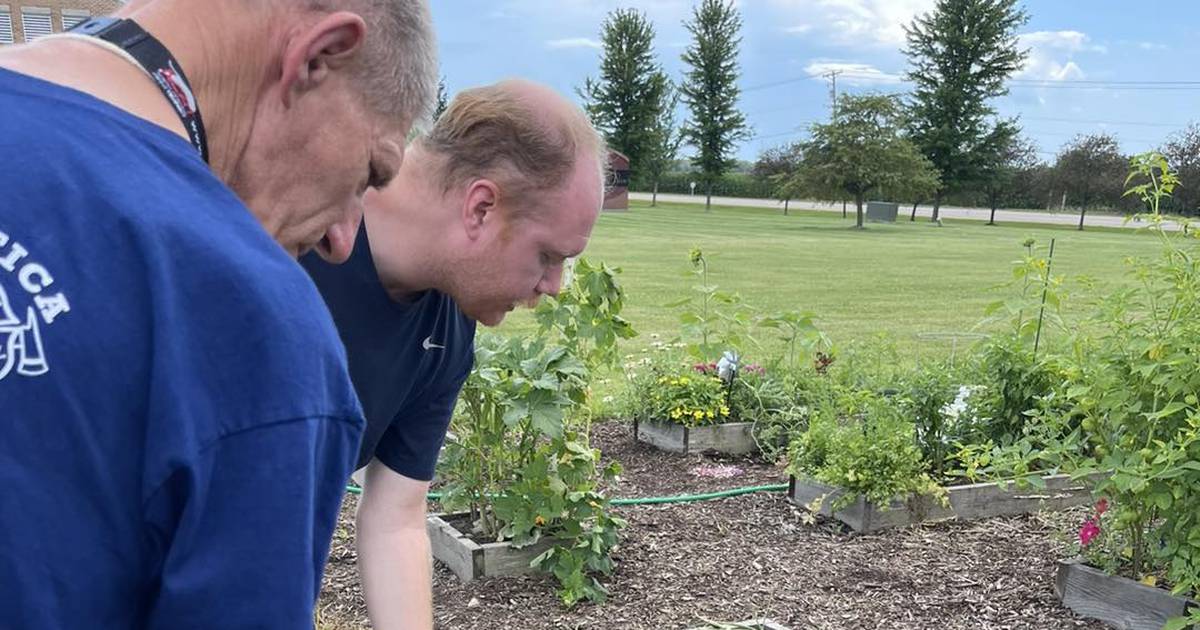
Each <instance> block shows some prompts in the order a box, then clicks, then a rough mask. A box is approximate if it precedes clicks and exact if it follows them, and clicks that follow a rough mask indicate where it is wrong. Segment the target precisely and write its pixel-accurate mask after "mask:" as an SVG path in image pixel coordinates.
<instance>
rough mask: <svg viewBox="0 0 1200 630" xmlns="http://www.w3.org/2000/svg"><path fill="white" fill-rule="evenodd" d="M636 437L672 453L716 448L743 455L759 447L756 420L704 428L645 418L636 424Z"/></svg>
mask: <svg viewBox="0 0 1200 630" xmlns="http://www.w3.org/2000/svg"><path fill="white" fill-rule="evenodd" d="M635 429H636V435H637V439H638V440H640V441H642V442H646V443H648V444H650V445H652V446H654V447H656V448H659V449H662V450H664V451H668V452H671V453H698V452H700V451H705V450H714V451H718V452H721V453H727V454H730V455H742V454H745V453H753V452H755V451H757V450H758V445H757V444H756V443H755V442H754V432H753V431H754V423H752V422H730V423H726V424H716V425H711V426H705V427H685V426H683V425H679V424H676V423H674V422H665V421H661V420H643V421H640V422H638V423H637V424H636V425H635Z"/></svg>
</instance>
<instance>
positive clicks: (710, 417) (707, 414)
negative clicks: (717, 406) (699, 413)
mask: <svg viewBox="0 0 1200 630" xmlns="http://www.w3.org/2000/svg"><path fill="white" fill-rule="evenodd" d="M704 415H706V416H708V419H709V420H712V419H713V418H715V417H716V414H714V413H713V412H712V409H709V410H708V413H706V414H704Z"/></svg>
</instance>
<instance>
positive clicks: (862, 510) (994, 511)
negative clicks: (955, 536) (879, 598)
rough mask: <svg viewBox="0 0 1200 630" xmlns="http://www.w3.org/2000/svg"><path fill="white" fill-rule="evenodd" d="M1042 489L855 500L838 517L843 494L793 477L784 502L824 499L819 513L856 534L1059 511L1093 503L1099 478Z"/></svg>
mask: <svg viewBox="0 0 1200 630" xmlns="http://www.w3.org/2000/svg"><path fill="white" fill-rule="evenodd" d="M1042 480H1043V481H1045V482H1046V487H1045V488H1031V487H1018V486H1017V485H1016V484H1013V483H1006V484H999V483H975V484H970V485H966V486H950V487H947V488H946V491H947V493H948V494H949V506H948V507H946V506H943V505H942V504H941V503H939V502H938V501H937V499H934V498H933V497H927V496H919V497H913V498H910V499H907V500H905V499H893V500H892V502H891V503H889V504H888V505H887V506H886V509H881V507H880V506H877V505H875V504H872V503H868V502H867V501H866V500H865V499H863V498H862V497H859V498H857V499H855V500H854V502H852V503H850V504H849V505H848V506H846V507H845V508H843V509H841V510H838V511H837V512H836V513H835V512H834V511H833V510H832V509H831V508H830V506H831V505H832V504H833V503H834V502H835V501H837V500H838V499H839V498H840V497H842V496H843V495H845V494H846V491H845V490H842V489H841V488H836V487H834V486H830V485H826V484H823V483H821V482H819V481H814V480H812V479H805V478H800V477H791V478H790V479H789V481H788V499H790V500H791V501H792V502H793V503H796V504H797V505H801V506H807V505H810V504H812V503H813V502H814V501H816V500H817V499H820V498H821V497H824V498H825V499H824V501H822V502H821V509H820V513H821V514H822V515H824V516H831V517H833V518H836V519H838V520H839V521H841V522H843V523H845V524H846V525H849V526H850V528H851V529H853V530H854V531H856V532H874V531H878V530H881V529H888V528H892V527H905V526H908V525H913V524H916V523H921V522H925V521H941V520H947V519H959V520H975V519H981V518H990V517H993V516H1010V515H1017V514H1029V513H1033V512H1037V511H1040V510H1062V509H1065V508H1069V507H1074V506H1077V505H1086V504H1087V503H1089V502H1091V500H1092V494H1091V488H1092V487H1093V485H1094V482H1095V481H1096V480H1097V477H1094V478H1092V479H1090V480H1079V481H1072V480H1071V478H1070V477H1069V476H1067V475H1051V476H1047V477H1042Z"/></svg>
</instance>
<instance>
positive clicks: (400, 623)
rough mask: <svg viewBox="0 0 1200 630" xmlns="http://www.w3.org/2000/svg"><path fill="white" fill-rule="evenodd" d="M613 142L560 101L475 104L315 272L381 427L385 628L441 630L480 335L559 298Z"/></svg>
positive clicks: (518, 84)
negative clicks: (456, 435) (434, 500)
mask: <svg viewBox="0 0 1200 630" xmlns="http://www.w3.org/2000/svg"><path fill="white" fill-rule="evenodd" d="M605 163H606V159H605V152H604V145H603V142H602V141H601V140H600V138H599V136H597V134H596V132H595V131H594V130H593V129H592V127H591V125H590V124H589V123H588V121H587V118H586V117H585V116H584V115H583V113H582V112H581V111H580V110H579V109H578V108H576V107H575V106H573V105H571V104H570V103H569V102H567V101H566V100H565V99H563V98H562V97H561V96H559V95H558V94H556V93H554V92H553V91H551V90H549V89H547V88H545V87H542V86H539V85H535V84H532V83H528V82H524V81H506V82H502V83H499V84H496V85H492V86H488V87H483V88H477V89H472V90H466V91H464V92H462V93H460V94H459V95H458V96H457V97H456V98H455V99H454V101H453V102H452V103H451V104H450V106H449V107H448V108H447V110H446V111H445V112H444V113H443V114H442V116H441V117H440V118H439V119H438V121H437V123H436V125H435V126H434V128H433V130H432V131H431V132H430V133H429V134H428V135H427V136H426V137H423V138H421V139H418V140H417V141H416V142H415V143H414V144H413V146H412V147H411V148H410V149H409V156H408V158H407V159H406V160H405V162H404V166H403V167H402V168H401V170H400V174H399V175H398V176H397V177H396V181H395V183H394V184H393V185H391V186H389V187H388V188H386V189H384V190H383V191H381V192H380V193H378V194H372V195H368V197H367V205H366V212H365V215H364V228H363V229H364V231H363V233H362V234H361V235H360V236H359V240H358V245H357V246H356V247H355V250H354V252H353V254H352V255H351V257H350V261H349V262H348V263H346V264H345V265H342V266H332V265H328V264H325V263H323V262H322V261H320V260H319V259H316V258H313V257H311V256H310V257H308V258H306V259H305V260H304V261H303V262H304V265H305V267H306V269H307V270H308V272H309V274H310V275H311V276H312V278H313V280H314V281H315V282H316V284H317V287H318V288H319V289H320V290H321V293H322V295H323V297H324V298H325V300H326V303H327V304H328V305H329V308H330V311H331V312H332V313H333V317H334V321H335V322H336V323H337V326H338V331H339V333H340V334H341V336H342V340H343V341H344V342H345V344H346V350H347V354H348V358H349V362H350V376H351V379H352V380H353V382H354V386H355V389H356V390H357V391H358V394H359V397H360V398H361V400H362V403H363V408H364V411H365V413H366V417H367V430H366V433H365V436H364V439H363V444H362V450H361V452H360V455H359V465H365V466H367V468H366V480H365V484H364V494H363V498H362V502H361V504H360V506H359V512H358V527H357V536H358V539H357V545H358V550H359V556H358V557H359V570H360V573H361V575H362V580H363V590H364V593H365V595H366V600H367V609H368V612H369V614H370V617H371V621H372V624H373V625H374V627H375V628H377V629H379V630H395V629H399V628H404V629H418V628H430V627H431V626H432V608H431V606H432V604H431V597H430V575H429V539H428V537H427V535H426V533H425V494H426V492H427V491H428V489H429V481H430V480H431V479H432V478H433V471H434V464H435V463H436V461H437V455H438V450H439V449H440V447H441V445H442V441H443V440H444V439H445V436H446V428H447V425H448V424H449V422H450V416H451V414H452V412H453V410H454V403H455V400H456V398H457V397H458V392H459V389H460V388H461V387H462V384H463V381H464V380H465V379H466V377H467V374H468V373H469V372H470V370H471V365H472V362H473V351H472V344H473V340H474V334H475V322H480V323H482V324H484V325H487V326H493V325H496V324H499V323H500V321H501V320H502V319H504V316H505V315H506V314H507V313H508V312H509V311H510V310H512V309H513V308H514V307H516V306H518V305H520V304H526V303H531V302H534V301H536V300H537V299H538V297H540V296H541V295H545V294H550V295H553V294H556V293H558V290H559V285H560V283H561V280H562V272H563V263H564V261H566V260H567V259H568V258H571V257H573V256H576V255H578V254H579V253H580V252H581V251H583V248H584V247H585V246H586V245H587V241H588V237H589V235H590V234H591V230H592V226H593V224H594V223H595V221H596V217H597V214H598V213H599V210H600V205H601V203H602V201H603V190H604V178H603V168H602V165H603V164H605Z"/></svg>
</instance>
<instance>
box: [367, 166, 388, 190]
mask: <svg viewBox="0 0 1200 630" xmlns="http://www.w3.org/2000/svg"><path fill="white" fill-rule="evenodd" d="M386 185H387V178H385V177H384V176H383V175H381V174H380V173H379V171H377V170H376V169H375V165H374V164H372V165H370V167H368V169H367V187H368V188H375V189H379V188H383V187H384V186H386Z"/></svg>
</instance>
